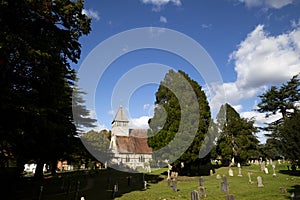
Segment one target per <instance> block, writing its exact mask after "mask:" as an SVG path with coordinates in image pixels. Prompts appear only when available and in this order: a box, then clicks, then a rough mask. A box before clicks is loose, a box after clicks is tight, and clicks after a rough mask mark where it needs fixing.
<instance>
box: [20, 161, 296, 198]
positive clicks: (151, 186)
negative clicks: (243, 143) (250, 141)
mask: <svg viewBox="0 0 300 200" xmlns="http://www.w3.org/2000/svg"><path fill="white" fill-rule="evenodd" d="M268 168H269V174H264V173H263V172H261V171H260V166H259V165H251V166H242V175H243V176H242V177H239V176H237V175H238V168H237V167H233V168H232V169H233V172H234V176H233V177H230V176H228V168H227V167H222V168H218V169H216V173H215V174H214V175H212V176H204V186H205V190H206V195H207V197H206V198H205V199H207V200H210V199H211V200H218V199H222V200H224V199H226V193H224V192H222V191H221V182H222V179H217V178H216V175H217V174H220V175H221V176H222V175H223V174H224V175H226V176H227V181H228V184H229V193H230V194H233V195H235V197H236V199H245V200H253V199H260V200H269V199H273V200H274V199H275V200H276V199H278V200H280V199H282V200H283V199H291V194H292V193H293V192H294V193H295V194H296V195H300V170H299V169H298V170H297V171H296V173H294V174H291V173H292V171H287V166H286V165H284V164H282V165H276V174H277V176H276V177H272V174H273V170H272V167H271V166H270V165H269V166H268ZM166 171H167V169H159V170H156V171H153V172H152V173H150V174H146V175H145V176H144V178H145V180H147V183H148V184H147V189H144V186H143V184H142V180H143V177H142V174H128V173H124V172H119V171H115V170H112V169H109V170H100V172H94V173H92V174H89V175H86V174H84V173H82V172H80V173H79V174H78V173H74V174H73V175H71V174H70V175H61V176H62V177H61V178H60V179H58V178H53V179H52V180H51V179H49V180H45V181H44V182H43V185H44V188H45V190H44V193H43V196H42V199H49V200H50V199H55V200H60V199H64V200H66V199H70V198H74V196H75V192H74V191H73V192H72V189H71V192H70V193H69V194H66V193H63V192H61V186H62V180H65V181H64V182H65V183H64V184H65V186H67V185H70V184H71V185H73V188H75V185H76V183H77V182H78V180H80V183H81V184H80V190H79V192H78V196H79V197H81V196H84V197H85V199H86V200H94V199H112V188H113V185H114V184H115V183H116V182H117V183H118V185H119V190H118V192H116V194H115V199H121V200H126V199H127V200H131V199H137V200H139V199H140V200H142V199H145V200H146V199H150V200H151V199H155V200H156V199H158V200H159V199H161V200H163V199H166V200H168V199H191V197H190V194H191V192H192V191H193V190H197V191H199V176H193V177H189V176H179V177H178V179H177V190H178V191H177V192H173V191H172V188H171V187H168V186H167V185H168V184H167V175H166V173H163V172H166ZM248 172H250V173H252V176H251V179H252V181H253V184H249V183H248V175H247V174H248ZM129 176H130V177H131V178H130V185H129V186H128V177H129ZM257 176H261V177H262V180H263V184H264V187H262V188H258V187H257ZM39 186H40V183H37V182H31V184H28V183H26V187H28V189H29V188H30V190H27V189H26V188H23V189H24V191H25V193H23V194H20V197H21V198H20V199H30V198H29V197H30V196H31V197H37V195H38V192H37V191H38V190H39ZM280 187H284V188H285V189H286V191H287V192H286V193H284V194H282V193H280ZM26 191H35V193H32V192H31V193H27V192H26ZM55 193H56V194H55ZM22 197H23V198H22ZM79 199H80V198H79ZM201 199H203V198H201Z"/></svg>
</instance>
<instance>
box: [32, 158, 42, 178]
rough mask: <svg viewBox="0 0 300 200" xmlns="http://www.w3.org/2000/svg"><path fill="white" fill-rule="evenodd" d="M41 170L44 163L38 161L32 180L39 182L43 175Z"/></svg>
mask: <svg viewBox="0 0 300 200" xmlns="http://www.w3.org/2000/svg"><path fill="white" fill-rule="evenodd" d="M43 168H44V162H43V161H41V160H39V161H38V162H37V164H36V168H35V173H34V178H35V179H38V180H41V179H43V177H44V173H43Z"/></svg>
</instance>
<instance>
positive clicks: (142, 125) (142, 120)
mask: <svg viewBox="0 0 300 200" xmlns="http://www.w3.org/2000/svg"><path fill="white" fill-rule="evenodd" d="M149 119H150V117H149V116H142V117H139V118H133V119H130V122H129V128H132V129H148V128H149V125H148V120H149Z"/></svg>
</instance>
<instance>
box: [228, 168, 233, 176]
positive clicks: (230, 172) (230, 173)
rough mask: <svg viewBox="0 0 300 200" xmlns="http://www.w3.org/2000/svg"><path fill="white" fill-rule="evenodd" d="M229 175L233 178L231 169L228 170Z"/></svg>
mask: <svg viewBox="0 0 300 200" xmlns="http://www.w3.org/2000/svg"><path fill="white" fill-rule="evenodd" d="M228 174H229V176H233V171H232V169H231V167H230V168H229V170H228Z"/></svg>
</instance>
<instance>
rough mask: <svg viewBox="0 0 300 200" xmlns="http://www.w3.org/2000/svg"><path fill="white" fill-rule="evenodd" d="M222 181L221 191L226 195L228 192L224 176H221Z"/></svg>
mask: <svg viewBox="0 0 300 200" xmlns="http://www.w3.org/2000/svg"><path fill="white" fill-rule="evenodd" d="M222 179H223V182H221V190H222V192H226V193H227V192H228V191H229V190H228V183H227V177H226V176H225V175H223V177H222Z"/></svg>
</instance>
